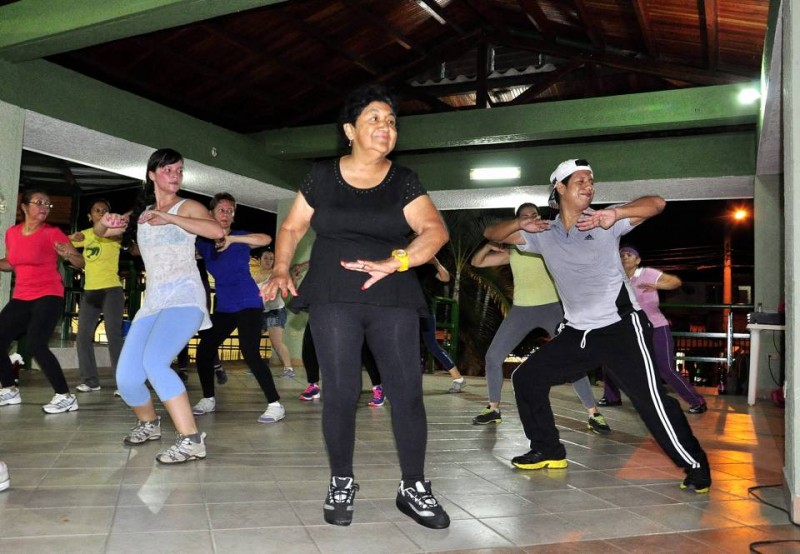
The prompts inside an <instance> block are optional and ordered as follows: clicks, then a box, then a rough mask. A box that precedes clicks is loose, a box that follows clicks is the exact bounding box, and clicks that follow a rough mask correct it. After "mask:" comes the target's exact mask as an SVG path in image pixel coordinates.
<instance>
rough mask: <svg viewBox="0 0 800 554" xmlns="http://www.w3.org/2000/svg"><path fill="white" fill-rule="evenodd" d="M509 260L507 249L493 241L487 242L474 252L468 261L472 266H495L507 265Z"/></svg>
mask: <svg viewBox="0 0 800 554" xmlns="http://www.w3.org/2000/svg"><path fill="white" fill-rule="evenodd" d="M510 261H511V256H510V255H509V253H508V250H506V249H505V248H503V247H502V246H501V245H499V244H497V243H495V242H487V243H486V244H484V245H483V246H481V247H480V248H479V249H478V251H477V252H475V254H474V255H473V256H472V259H471V260H470V263H471V264H472V265H473V266H474V267H497V266H501V265H508V264H509V263H510Z"/></svg>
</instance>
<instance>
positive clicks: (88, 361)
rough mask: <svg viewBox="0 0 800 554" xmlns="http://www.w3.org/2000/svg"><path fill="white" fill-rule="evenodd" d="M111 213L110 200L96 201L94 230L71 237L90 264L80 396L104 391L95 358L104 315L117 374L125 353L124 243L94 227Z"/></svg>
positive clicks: (81, 332) (81, 328) (81, 333)
mask: <svg viewBox="0 0 800 554" xmlns="http://www.w3.org/2000/svg"><path fill="white" fill-rule="evenodd" d="M110 210H111V205H110V204H109V203H108V200H106V199H104V198H98V199H96V200H94V201H93V202H92V203H91V204H90V205H89V223H91V224H92V227H89V228H88V229H84V230H83V231H78V232H76V233H73V234H72V235H70V237H69V239H70V240H71V241H72V245H73V246H74V247H75V248H81V249H83V258H84V260H86V267H84V279H85V281H84V285H83V294H81V304H80V311H79V312H78V336H77V340H76V344H75V346H76V348H77V351H78V365H79V366H80V373H81V384H80V385H78V386H77V387H76V388H77V390H78V391H79V392H92V391H98V390H100V379H99V377H98V375H97V360H96V359H95V355H94V332H95V329H96V328H97V320H98V319H99V318H100V315H101V314H102V315H103V320H104V321H105V330H106V337H108V354H109V356H110V358H111V367H112V368H113V369H114V370H115V371H116V368H117V361H119V353H120V351H122V314H123V312H124V311H125V292H124V291H123V290H122V282H121V281H120V280H119V251H120V245H121V244H122V240H121V239H120V237H112V238H105V237H99V236H97V235H96V234H95V232H94V225H95V224H96V223H97V222H99V221H100V220H101V219H102V218H103V216H104V215H105V214H107V213H108V212H109V211H110Z"/></svg>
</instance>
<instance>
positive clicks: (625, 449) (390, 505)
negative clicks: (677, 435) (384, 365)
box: [0, 366, 800, 554]
mask: <svg viewBox="0 0 800 554" xmlns="http://www.w3.org/2000/svg"><path fill="white" fill-rule="evenodd" d="M228 369H229V373H230V374H231V379H230V381H229V382H228V384H227V385H225V386H223V387H219V388H218V397H217V398H218V404H217V405H218V410H219V411H218V412H217V413H215V414H210V415H206V416H202V417H200V418H199V422H200V426H201V428H202V429H203V430H204V431H206V432H207V433H208V448H209V455H208V458H207V459H206V460H204V461H201V462H193V463H189V464H186V465H182V466H174V467H164V466H160V465H158V464H156V463H155V461H154V459H153V456H154V455H155V453H156V452H157V451H158V450H159V449H160V448H161V447H162V446H163V445H165V444H168V441H169V437H168V435H169V433H170V429H171V427H170V424H169V423H167V424H166V425H164V430H165V431H166V434H165V437H164V439H163V440H162V441H154V442H153V443H148V444H146V445H144V446H140V447H138V448H129V447H126V446H123V444H122V437H123V436H124V434H125V433H126V431H127V430H128V428H129V427H130V426H131V425H132V424H133V423H134V421H133V417H132V416H131V412H130V411H129V410H128V409H126V408H125V406H124V405H123V404H122V402H121V401H120V400H119V399H115V398H113V397H112V389H113V387H112V386H111V382H110V380H109V379H106V380H105V383H104V384H105V385H107V386H104V388H103V390H102V391H99V392H94V393H89V394H82V395H80V402H81V408H80V410H79V411H78V412H75V413H70V414H62V415H45V414H44V413H43V412H42V411H41V409H40V405H41V404H43V403H45V402H46V401H47V400H49V399H50V396H51V395H52V391H51V389H50V388H49V386H47V384H46V383H45V381H44V379H43V378H42V376H41V375H40V374H38V373H34V372H23V384H22V395H23V404H22V405H20V406H5V407H2V408H0V421H1V422H2V429H3V432H2V435H0V459H3V460H5V461H6V462H7V463H8V465H9V468H10V472H11V485H12V486H11V488H10V489H9V490H8V491H6V492H4V493H0V530H2V532H1V533H0V552H24V553H25V554H34V553H38V552H48V553H50V552H70V553H78V552H97V553H100V552H109V553H121V552H137V553H139V552H147V553H151V552H174V553H183V552H187V553H189V552H191V553H193V554H194V553H196V554H200V553H204V552H220V553H236V552H248V553H250V552H281V553H290V552H335V553H341V552H353V553H361V552H369V553H380V552H391V553H403V552H442V551H461V552H465V551H472V552H503V553H505V552H529V553H531V552H548V553H551V552H556V553H558V552H587V553H588V552H592V553H595V552H609V553H610V552H647V553H648V554H650V553H655V552H681V553H694V552H748V551H749V548H748V545H749V544H750V543H751V542H753V541H762V540H779V539H800V530H798V529H796V528H795V527H794V526H792V525H791V524H790V523H789V521H788V517H787V515H786V514H785V513H784V512H782V511H780V510H778V509H775V508H772V507H770V506H768V505H766V504H762V503H760V502H758V501H757V500H755V499H753V498H752V497H749V496H748V492H747V489H748V487H751V486H754V485H770V484H778V483H780V482H781V467H782V464H783V411H782V410H780V409H778V408H776V407H774V406H773V405H772V404H771V403H769V402H759V404H758V405H757V406H756V407H754V408H748V406H747V404H746V402H745V399H744V398H743V397H717V396H709V397H708V401H709V406H710V410H709V411H708V412H707V413H705V414H703V415H699V416H690V418H691V422H692V424H693V427H694V429H695V431H696V433H697V434H698V436H699V437H700V439H701V441H702V443H703V445H704V446H705V448H706V450H707V451H708V453H709V457H710V460H711V462H712V464H713V478H714V486H713V488H712V491H711V494H710V495H697V494H695V493H694V492H687V491H682V490H680V489H679V488H678V483H679V482H680V480H681V479H682V473H681V472H680V471H678V470H677V469H675V468H674V467H673V466H672V464H671V462H670V461H669V460H668V459H667V458H666V457H665V456H664V455H662V454H661V453H660V451H659V450H658V449H657V448H656V447H655V445H654V442H653V441H652V440H651V439H650V438H648V436H647V433H646V431H645V429H644V426H643V425H642V423H641V422H640V421H639V419H638V418H637V417H636V416H635V413H634V412H633V410H632V408H631V407H630V405H629V404H626V405H625V406H623V407H621V408H606V409H605V411H604V413H605V415H606V418H607V419H608V421H609V423H610V424H611V426H612V427H613V429H614V431H613V433H612V434H611V435H609V436H607V437H601V436H598V435H594V434H591V433H589V432H588V431H587V430H586V414H585V413H584V412H583V410H582V409H581V407H580V404H579V402H578V400H577V398H576V397H575V396H574V393H573V392H572V389H571V387H567V386H563V387H557V388H555V389H553V394H552V399H553V406H554V409H555V411H556V415H557V421H558V424H559V425H560V427H561V436H562V439H563V440H564V441H565V443H566V444H567V453H568V457H569V460H570V466H569V468H568V469H564V470H544V471H519V470H515V469H514V468H513V467H512V466H511V465H510V464H509V459H510V458H511V457H512V456H514V455H517V454H519V453H523V452H525V451H527V448H526V447H527V443H526V441H525V438H524V436H523V434H522V431H521V427H520V424H519V421H518V419H517V417H516V413H515V410H514V405H513V396H512V392H511V390H510V385H509V384H508V383H507V384H506V386H505V390H504V392H503V394H504V400H506V401H508V403H507V404H506V406H505V409H504V414H503V415H504V422H503V424H502V425H500V426H491V427H479V426H473V425H472V424H471V417H472V416H473V415H475V414H477V413H478V412H479V411H480V409H481V408H482V406H483V404H482V403H483V401H484V399H485V384H484V382H483V380H482V379H479V378H470V379H469V384H468V386H467V388H466V390H465V392H464V393H462V394H457V395H451V394H447V393H446V392H445V391H446V389H447V387H448V385H449V379H448V378H447V377H446V376H444V375H431V376H426V377H425V402H426V406H427V410H428V421H429V431H430V432H429V444H428V458H427V470H426V471H427V477H429V478H430V479H431V480H432V481H433V486H434V492H435V493H436V494H437V496H438V498H439V499H440V501H442V503H443V504H444V505H445V507H446V508H447V510H448V511H449V513H450V516H451V518H452V525H451V526H450V528H449V529H447V530H443V531H433V530H429V529H425V528H422V527H420V526H418V525H416V524H415V523H414V522H413V521H411V520H410V519H409V518H407V517H406V516H404V515H402V514H401V513H400V512H398V511H397V509H396V508H395V506H394V496H395V487H396V486H397V480H398V478H399V474H398V471H399V470H398V465H397V457H396V454H395V449H394V442H393V439H392V434H391V426H390V424H391V422H390V419H391V411H390V408H389V406H388V405H387V406H384V407H383V408H369V407H368V406H367V405H366V403H367V401H368V400H369V397H368V395H367V392H366V389H367V387H366V385H365V392H364V394H363V396H362V408H360V409H359V411H358V433H357V437H358V439H357V444H356V478H357V481H358V482H359V483H360V485H361V490H360V492H359V493H358V496H357V499H356V512H355V520H354V523H353V525H352V526H350V527H347V528H339V527H334V526H330V525H326V524H325V523H324V521H323V519H322V501H323V497H324V494H325V491H326V486H327V484H326V483H327V478H328V469H327V462H326V456H325V449H324V445H323V442H322V438H321V434H320V413H321V403H320V402H313V403H303V402H299V401H298V400H296V397H297V395H298V394H299V393H300V391H301V390H302V388H303V386H304V383H303V380H302V379H301V377H302V376H303V372H302V369H301V370H300V371H299V372H298V378H296V379H284V378H277V379H276V381H277V383H278V388H279V390H280V392H281V394H283V396H284V398H283V400H284V402H285V404H286V406H287V417H286V419H285V420H283V421H281V422H280V423H278V424H274V425H262V424H258V423H256V418H257V417H258V415H259V414H260V413H261V412H262V411H263V410H264V408H265V406H264V400H263V397H262V396H261V393H260V391H259V390H258V388H257V385H256V383H255V380H254V379H253V377H252V376H250V375H248V374H247V373H246V372H245V371H244V369H242V368H241V367H234V366H229V368H228ZM67 373H68V379H69V380H70V382H71V383H72V384H73V385H75V384H77V380H76V379H77V376H76V374H75V372H73V371H69V372H67ZM189 386H190V389H189V390H190V395H191V396H192V399H193V400H197V399H198V397H199V392H198V390H199V386H198V383H197V377H196V375H194V374H192V377H191V380H190V382H189ZM600 392H601V391H600V389H595V395H596V396H598V397H599V396H600ZM324 396H325V389H324V383H323V401H324ZM759 494H761V495H762V496H763V497H765V498H766V499H768V500H769V501H770V502H772V503H773V504H777V505H781V506H782V505H783V502H784V501H783V498H782V492H781V490H780V488H771V489H762V490H761V491H759ZM793 549H794V550H793ZM762 551H763V552H799V551H800V549H799V548H798V546H797V544H790V543H784V544H781V545H777V546H771V547H763V549H762Z"/></svg>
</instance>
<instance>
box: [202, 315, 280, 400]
mask: <svg viewBox="0 0 800 554" xmlns="http://www.w3.org/2000/svg"><path fill="white" fill-rule="evenodd" d="M211 323H212V324H213V326H212V327H211V329H206V330H205V331H201V332H200V344H199V345H198V346H197V375H198V376H199V377H200V386H202V387H203V397H204V398H211V397H212V396H214V357H215V356H216V354H217V349H218V348H219V345H220V344H222V342H223V341H224V340H225V339H227V338H228V337H229V336H231V333H232V332H233V330H234V329H235V328H237V327H238V328H239V350H240V351H241V352H242V355H243V356H244V361H245V362H246V363H247V366H248V367H249V368H250V371H252V372H253V375H254V376H255V378H256V380H257V381H258V384H259V385H260V386H261V390H262V391H264V395H265V396H266V397H267V401H268V402H277V401H278V400H280V398H281V397H280V395H279V394H278V391H277V390H276V389H275V381H274V380H273V379H272V373H271V372H270V370H269V365H267V362H265V361H264V358H262V357H261V308H247V309H245V310H240V311H238V312H214V313H213V314H211Z"/></svg>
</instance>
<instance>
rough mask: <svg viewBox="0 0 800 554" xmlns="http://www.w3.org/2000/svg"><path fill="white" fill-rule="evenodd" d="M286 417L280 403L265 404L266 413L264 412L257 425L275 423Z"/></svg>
mask: <svg viewBox="0 0 800 554" xmlns="http://www.w3.org/2000/svg"><path fill="white" fill-rule="evenodd" d="M285 417H286V409H285V408H284V407H283V406H282V405H281V403H280V402H272V403H270V404H267V411H265V412H264V413H263V414H261V416H260V417H259V418H258V422H259V423H277V422H278V421H280V420H282V419H283V418H285Z"/></svg>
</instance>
